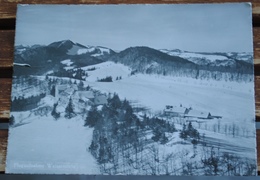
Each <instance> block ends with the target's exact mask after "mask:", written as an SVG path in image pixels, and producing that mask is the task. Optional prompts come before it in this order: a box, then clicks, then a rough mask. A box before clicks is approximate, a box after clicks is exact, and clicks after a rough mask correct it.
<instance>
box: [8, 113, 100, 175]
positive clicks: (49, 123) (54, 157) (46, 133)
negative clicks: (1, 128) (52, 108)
mask: <svg viewBox="0 0 260 180" xmlns="http://www.w3.org/2000/svg"><path fill="white" fill-rule="evenodd" d="M30 119H31V122H30V123H28V124H26V125H21V126H18V127H16V128H11V129H10V130H9V141H8V155H7V160H6V163H7V165H8V167H7V169H6V172H7V173H9V172H12V173H14V172H15V173H27V174H35V173H37V174H45V173H46V172H49V173H51V174H72V173H73V174H98V173H99V167H98V165H97V163H96V160H95V159H94V157H93V156H92V155H91V154H90V153H89V152H88V151H86V149H87V148H88V147H89V145H90V143H91V139H89V137H91V136H92V131H93V129H90V128H87V127H84V126H83V121H82V119H78V118H74V119H70V120H60V121H56V120H55V119H53V117H52V116H47V117H36V116H31V117H30ZM87 140H89V141H87ZM8 157H9V158H8ZM75 160H77V161H75ZM14 161H15V162H14ZM66 172H67V173H66Z"/></svg>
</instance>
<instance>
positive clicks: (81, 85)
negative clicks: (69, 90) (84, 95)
mask: <svg viewBox="0 0 260 180" xmlns="http://www.w3.org/2000/svg"><path fill="white" fill-rule="evenodd" d="M78 88H79V91H83V90H84V83H83V81H80V82H79V85H78Z"/></svg>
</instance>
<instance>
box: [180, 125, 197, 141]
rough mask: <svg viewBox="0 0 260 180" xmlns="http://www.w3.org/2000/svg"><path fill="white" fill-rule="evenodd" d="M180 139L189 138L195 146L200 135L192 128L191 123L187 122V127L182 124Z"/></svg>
mask: <svg viewBox="0 0 260 180" xmlns="http://www.w3.org/2000/svg"><path fill="white" fill-rule="evenodd" d="M180 138H182V139H184V140H187V139H188V138H189V139H190V140H191V143H192V144H197V143H198V142H199V139H200V133H199V131H198V130H197V129H195V128H194V127H193V126H192V124H191V122H189V123H188V126H187V125H186V124H183V127H182V130H181V132H180Z"/></svg>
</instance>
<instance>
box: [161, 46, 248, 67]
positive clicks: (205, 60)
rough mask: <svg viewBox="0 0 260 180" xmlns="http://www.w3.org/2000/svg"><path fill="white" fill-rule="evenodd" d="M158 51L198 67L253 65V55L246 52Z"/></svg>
mask: <svg viewBox="0 0 260 180" xmlns="http://www.w3.org/2000/svg"><path fill="white" fill-rule="evenodd" d="M160 51H161V52H164V53H167V54H169V55H171V56H178V57H182V58H184V59H187V60H189V61H191V62H193V63H195V64H198V65H210V66H232V64H235V63H236V60H239V61H245V62H247V63H251V64H253V54H252V53H246V52H242V53H237V52H228V53H214V52H213V53H205V52H201V53H198V52H188V51H181V50H179V49H174V50H167V49H161V50H160ZM222 61H223V62H222Z"/></svg>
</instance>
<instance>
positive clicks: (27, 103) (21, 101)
mask: <svg viewBox="0 0 260 180" xmlns="http://www.w3.org/2000/svg"><path fill="white" fill-rule="evenodd" d="M45 95H46V93H41V94H39V95H36V96H30V97H27V98H24V97H22V96H20V97H18V98H17V97H15V98H14V99H13V100H12V106H11V111H27V110H31V109H34V108H36V107H37V103H39V102H40V100H41V99H42V98H44V97H45Z"/></svg>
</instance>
